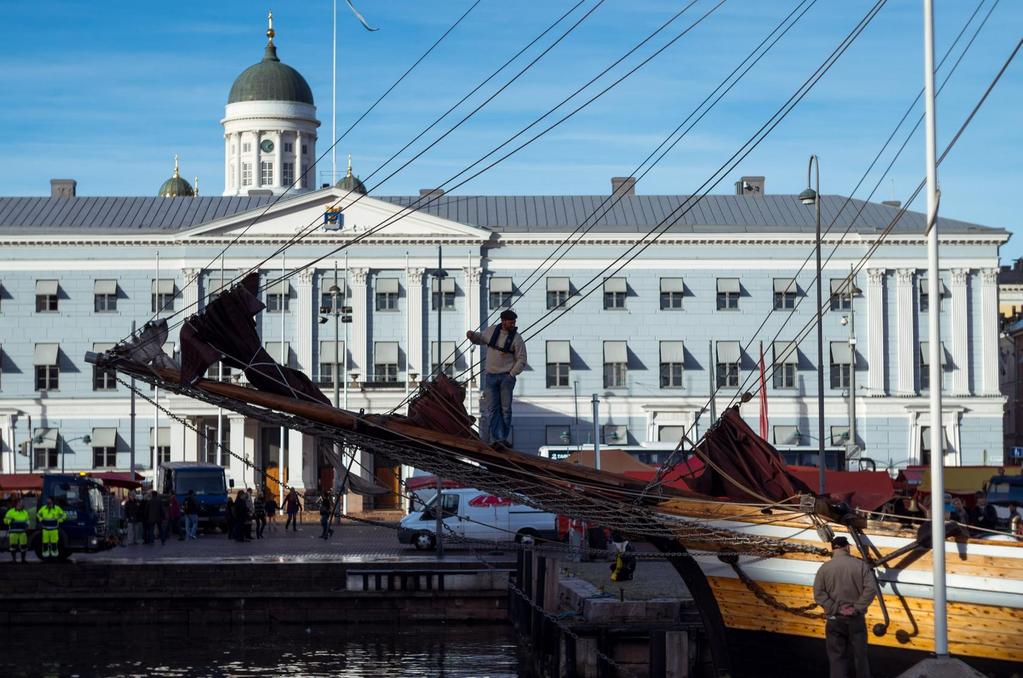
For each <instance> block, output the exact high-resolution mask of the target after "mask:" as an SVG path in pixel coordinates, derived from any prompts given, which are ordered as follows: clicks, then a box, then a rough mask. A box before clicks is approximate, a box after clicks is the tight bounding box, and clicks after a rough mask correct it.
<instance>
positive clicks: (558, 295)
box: [547, 278, 571, 311]
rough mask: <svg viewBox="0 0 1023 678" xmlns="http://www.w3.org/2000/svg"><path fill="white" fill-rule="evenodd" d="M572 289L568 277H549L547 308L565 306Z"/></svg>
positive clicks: (549, 309)
mask: <svg viewBox="0 0 1023 678" xmlns="http://www.w3.org/2000/svg"><path fill="white" fill-rule="evenodd" d="M570 290H571V283H570V281H569V279H568V278H547V310H548V311H553V310H554V309H556V308H563V307H564V306H565V304H567V303H568V295H569V292H570Z"/></svg>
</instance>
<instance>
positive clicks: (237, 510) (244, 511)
mask: <svg viewBox="0 0 1023 678" xmlns="http://www.w3.org/2000/svg"><path fill="white" fill-rule="evenodd" d="M232 508H233V510H234V520H235V522H236V523H244V522H246V521H249V520H252V516H250V515H249V507H248V506H246V505H245V502H244V501H238V500H237V499H235V501H234V506H233V507H232Z"/></svg>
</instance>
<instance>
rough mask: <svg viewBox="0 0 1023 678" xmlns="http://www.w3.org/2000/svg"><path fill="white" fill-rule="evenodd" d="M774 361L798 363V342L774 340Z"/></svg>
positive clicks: (777, 362) (776, 362)
mask: <svg viewBox="0 0 1023 678" xmlns="http://www.w3.org/2000/svg"><path fill="white" fill-rule="evenodd" d="M774 362H775V364H778V365H780V364H783V363H784V364H789V363H798V362H799V354H798V353H797V352H796V342H794V341H776V342H774Z"/></svg>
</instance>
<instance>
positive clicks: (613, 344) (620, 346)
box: [604, 341, 629, 388]
mask: <svg viewBox="0 0 1023 678" xmlns="http://www.w3.org/2000/svg"><path fill="white" fill-rule="evenodd" d="M628 363H629V360H628V345H627V344H626V342H624V341H605V342H604V388H625V386H626V380H627V377H628V371H629V370H628V367H629V365H628Z"/></svg>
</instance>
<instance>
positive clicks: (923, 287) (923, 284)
mask: <svg viewBox="0 0 1023 678" xmlns="http://www.w3.org/2000/svg"><path fill="white" fill-rule="evenodd" d="M918 282H919V285H920V293H921V294H927V293H928V292H929V288H928V287H927V285H928V283H927V278H920V279H919V281H918ZM938 294H940V295H941V296H945V295H946V294H948V288H947V287H945V282H944V281H943V280H938Z"/></svg>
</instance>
